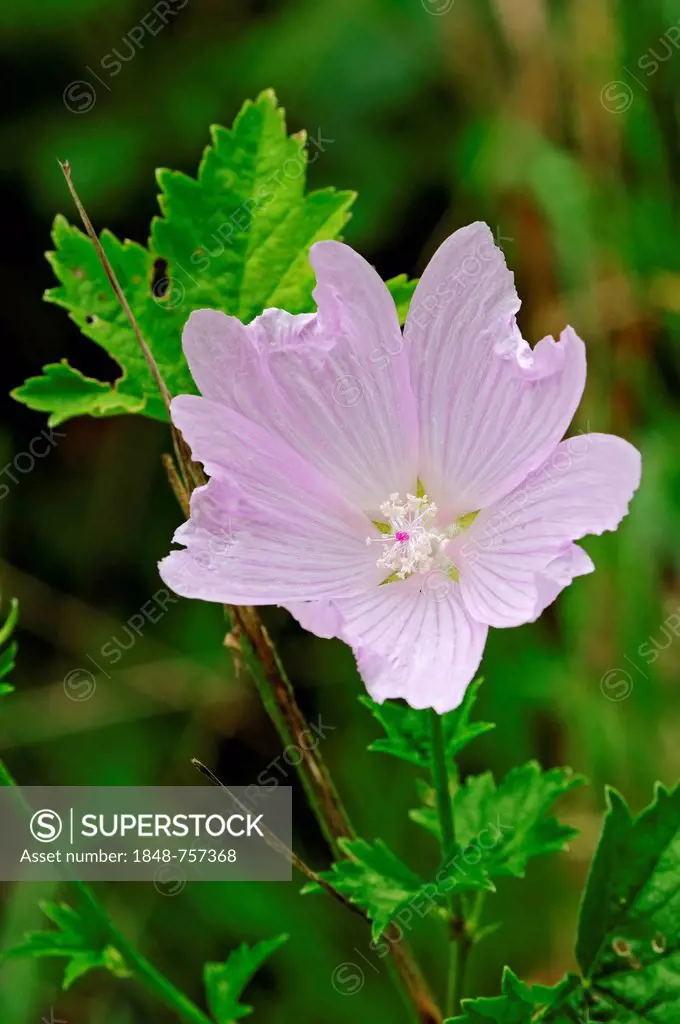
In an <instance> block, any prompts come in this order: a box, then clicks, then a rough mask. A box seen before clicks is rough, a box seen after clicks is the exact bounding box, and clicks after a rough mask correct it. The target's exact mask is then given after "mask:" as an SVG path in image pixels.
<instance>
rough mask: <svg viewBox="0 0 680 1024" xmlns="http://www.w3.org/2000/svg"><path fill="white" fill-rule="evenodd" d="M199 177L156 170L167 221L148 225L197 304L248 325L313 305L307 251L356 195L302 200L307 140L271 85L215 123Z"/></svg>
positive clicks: (338, 226)
mask: <svg viewBox="0 0 680 1024" xmlns="http://www.w3.org/2000/svg"><path fill="white" fill-rule="evenodd" d="M211 134H212V146H209V147H208V148H207V149H206V151H205V153H204V155H203V159H202V161H201V165H200V167H199V171H198V179H193V178H189V177H187V176H186V175H184V174H180V173H178V172H173V171H165V170H163V171H159V172H158V181H159V184H160V186H161V189H162V192H161V195H160V197H159V202H160V206H161V210H162V211H163V218H157V219H156V220H155V221H154V223H153V225H152V232H151V242H152V247H153V249H154V251H155V252H157V253H159V254H160V255H162V256H164V257H165V258H166V259H167V260H168V266H169V271H170V276H171V278H172V276H173V275H177V276H178V277H180V278H181V279H182V280H183V281H184V287H186V288H187V290H190V291H191V293H192V294H193V295H194V297H195V299H197V300H198V301H197V302H194V305H195V306H196V305H207V306H212V307H213V308H215V309H223V310H224V311H225V312H227V313H233V314H235V315H236V316H238V317H240V319H241V320H243V321H244V323H247V322H248V321H250V320H251V319H252V318H253V317H254V316H257V315H258V314H259V313H261V312H262V310H263V309H265V308H267V307H270V306H279V307H281V308H282V309H287V310H289V311H290V312H291V313H305V312H308V311H309V310H310V309H312V308H313V304H312V298H311V294H312V289H313V287H314V274H313V271H312V268H311V265H310V263H309V259H308V252H309V247H310V246H311V245H312V244H313V243H314V242H318V241H320V240H322V239H328V238H337V237H338V236H339V234H340V232H341V231H342V229H343V227H344V226H345V224H346V223H347V220H348V218H349V208H350V206H351V205H352V203H353V201H354V198H355V196H354V193H352V192H336V190H335V189H330V188H329V189H323V190H322V191H319V192H313V193H311V194H309V195H305V177H306V167H307V153H306V148H305V146H306V134H305V133H304V132H299V133H297V134H296V135H293V136H288V135H287V133H286V124H285V120H284V111H283V110H282V109H281V108H280V107H278V106H277V103H276V97H275V95H274V93H273V92H272V90H271V89H268V90H266V91H265V92H263V93H262V94H261V95H260V96H259V97H258V99H257V100H255V101H254V102H250V101H248V102H246V103H245V104H244V105H243V108H242V109H241V112H240V113H239V115H238V117H237V118H236V121H235V122H234V126H233V128H231V129H226V128H221V127H213V128H212V131H211Z"/></svg>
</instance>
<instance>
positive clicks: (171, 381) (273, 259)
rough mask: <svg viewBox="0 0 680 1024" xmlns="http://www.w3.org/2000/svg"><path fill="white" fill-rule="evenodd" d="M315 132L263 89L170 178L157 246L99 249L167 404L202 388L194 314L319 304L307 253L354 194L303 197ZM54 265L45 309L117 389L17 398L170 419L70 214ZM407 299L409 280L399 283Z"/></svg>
mask: <svg viewBox="0 0 680 1024" xmlns="http://www.w3.org/2000/svg"><path fill="white" fill-rule="evenodd" d="M306 165H307V153H306V149H305V135H304V133H298V134H297V135H294V136H290V137H289V136H288V135H287V133H286V126H285V121H284V113H283V110H281V108H279V107H278V106H277V103H276V98H275V96H274V94H273V92H271V90H267V91H266V92H264V93H262V94H261V95H260V96H259V97H258V99H257V100H255V101H254V102H247V103H246V104H244V106H243V108H242V110H241V112H240V113H239V115H238V117H237V118H236V121H235V122H234V126H233V128H231V129H226V128H221V127H214V128H213V129H212V145H210V146H208V148H207V149H206V151H205V153H204V155H203V159H202V161H201V164H200V167H199V171H198V177H197V178H196V179H194V178H191V177H188V176H187V175H184V174H180V173H178V172H173V171H168V170H161V171H159V172H158V181H159V184H160V187H161V194H160V196H159V201H160V206H161V210H162V216H161V217H157V218H156V219H155V220H154V222H153V224H152V229H151V240H150V245H149V248H144V246H141V245H138V244H137V243H135V242H129V241H126V242H121V241H119V240H118V239H117V238H116V237H115V236H114V235H113V234H112V233H111V232H109V231H104V232H102V234H101V244H102V247H103V249H104V251H105V253H106V255H107V256H108V258H109V260H110V261H111V264H112V266H113V269H114V271H115V273H116V276H117V277H118V280H119V282H120V284H121V287H122V289H123V292H124V293H125V296H126V298H127V300H128V302H129V304H130V307H131V309H132V311H133V313H134V316H135V318H136V320H137V322H138V324H139V327H140V330H141V333H142V335H143V337H144V339H145V340H146V342H147V344H148V346H149V348H150V349H151V351H152V353H153V355H154V358H155V360H156V363H157V364H158V367H159V370H160V372H161V375H162V377H163V378H164V380H165V382H166V384H167V386H168V389H169V391H170V392H171V394H183V393H192V392H195V390H196V388H195V386H194V384H193V381H192V379H191V376H190V373H189V369H188V366H187V364H186V360H185V358H184V355H183V352H182V345H181V334H182V328H183V326H184V324H185V323H186V320H187V318H188V316H189V313H190V312H191V311H192V310H193V309H197V308H200V307H206V306H207V307H211V308H213V309H218V310H222V311H223V312H226V313H232V314H235V315H237V316H239V317H240V318H241V319H242V320H243V321H244V322H248V321H249V320H251V319H252V318H253V317H254V316H257V315H258V314H259V313H261V312H262V311H263V310H264V309H265V308H267V307H270V306H280V307H281V308H282V309H287V310H289V311H290V312H293V313H299V312H308V311H310V310H312V309H313V308H314V303H313V299H312V289H313V287H314V275H313V272H312V268H311V265H310V263H309V256H308V254H309V247H310V246H311V245H312V244H313V243H314V242H317V241H320V240H324V239H333V238H337V237H339V235H340V232H341V231H342V229H343V227H344V225H345V224H346V223H347V220H348V219H349V216H350V213H349V209H350V207H351V205H352V203H353V201H354V198H355V197H354V193H352V192H338V191H336V190H335V189H324V190H322V191H318V192H312V193H309V194H305V177H306ZM53 239H54V243H55V251H54V252H52V253H50V254H49V255H48V259H49V260H50V263H51V265H52V267H53V269H54V272H55V274H56V277H57V278H58V280H59V286H58V287H57V288H53V289H51V290H49V291H48V292H47V294H46V296H45V297H46V299H47V300H48V301H50V302H55V303H57V304H58V305H60V306H62V307H63V308H65V309H66V310H68V312H69V314H70V316H71V318H72V319H73V320H74V321H75V322H76V323H77V324H78V326H79V327H80V329H81V331H82V332H83V334H85V335H86V337H88V338H90V339H91V340H92V341H94V342H96V343H97V344H98V345H100V346H101V347H102V348H104V349H105V350H106V351H107V352H108V354H109V355H110V356H111V357H112V359H113V360H114V361H115V363H117V364H118V368H119V371H120V376H119V377H118V379H117V380H116V381H115V383H114V384H113V385H109V384H106V383H104V382H101V381H95V380H92V379H91V378H87V377H84V376H83V375H82V374H81V373H80V372H79V371H78V370H76V369H74V368H72V367H70V366H68V364H66V363H56V364H50V365H49V366H47V367H45V373H44V375H43V376H42V377H34V378H31V379H30V380H29V381H27V382H26V383H25V384H24V385H22V386H21V387H19V388H17V389H15V391H14V393H13V394H14V397H15V398H16V399H17V400H18V401H21V402H24V403H25V404H27V405H29V406H30V407H31V408H34V409H38V410H40V411H45V412H49V413H50V414H51V420H50V421H51V423H52V424H57V423H63V422H64V421H65V420H66V419H69V418H71V417H72V416H77V415H82V414H85V413H87V414H89V415H94V416H108V415H114V414H118V413H122V412H143V413H144V414H145V415H147V416H151V417H155V418H157V419H165V418H166V411H165V408H164V405H163V402H162V400H161V397H160V394H159V392H158V389H157V387H156V384H155V381H154V380H153V378H152V376H151V373H150V371H149V369H148V366H147V365H146V362H145V360H144V357H143V355H142V352H141V350H140V346H139V344H138V342H137V340H136V338H135V336H134V333H133V331H132V328H131V327H130V325H129V323H128V320H127V318H126V317H125V314H124V313H123V311H122V309H121V308H120V305H119V303H118V301H117V299H116V297H115V295H114V294H113V291H112V289H111V286H110V284H109V282H108V279H107V277H106V274H105V272H104V270H103V268H102V267H101V264H100V262H99V260H98V258H97V255H96V252H95V250H94V247H93V245H92V243H91V241H90V240H89V238H88V237H87V236H86V235H85V234H83V232H81V231H79V230H78V229H77V228H76V227H72V226H71V225H69V224H68V223H67V221H66V220H65V219H64V218H63V217H57V218H56V220H55V223H54V231H53ZM393 287H394V289H395V293H396V296H397V299H398V301H399V302H400V303H401V304H402V306H403V304H404V303H405V301H406V297H407V295H408V290H409V287H410V285H409V283H408V282H406V281H404V280H402V279H401V278H399V279H395V283H394V284H393Z"/></svg>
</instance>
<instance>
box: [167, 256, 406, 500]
mask: <svg viewBox="0 0 680 1024" xmlns="http://www.w3.org/2000/svg"><path fill="white" fill-rule="evenodd" d="M310 259H311V262H312V265H313V267H314V270H315V272H316V275H317V287H316V290H315V292H314V297H315V299H316V301H317V304H318V313H317V314H316V315H308V314H302V315H298V316H293V315H291V314H290V313H286V312H284V311H282V310H275V309H271V310H266V311H265V313H263V314H262V316H260V317H258V318H257V319H255V320H254V321H253V322H252V323H251V324H249V325H248V326H247V327H244V326H243V324H241V323H240V321H238V320H237V319H236V318H235V317H228V316H225V315H224V314H221V313H216V312H215V311H214V310H199V311H197V312H195V313H193V314H192V315H191V317H190V319H189V322H188V324H187V326H186V328H185V331H184V338H183V343H184V350H185V352H186V355H187V359H188V361H189V366H190V368H191V372H192V374H193V377H194V380H195V381H196V383H197V385H198V387H199V388H200V390H201V392H202V393H203V394H204V395H206V396H207V397H209V398H211V399H213V400H215V401H218V402H221V403H224V404H225V405H227V406H228V407H229V408H232V409H234V410H236V411H237V412H240V413H241V414H242V415H244V416H246V417H248V418H249V419H252V420H255V421H256V422H258V423H259V424H261V425H262V426H264V427H266V428H267V429H269V430H270V431H271V432H272V433H276V434H277V435H278V436H279V437H282V438H284V439H285V440H286V441H287V442H288V444H289V445H291V447H293V448H294V449H295V450H296V451H297V452H299V453H300V454H302V455H304V457H305V458H306V459H307V460H308V461H309V462H310V463H311V464H313V465H315V466H316V467H317V468H319V469H321V470H322V471H323V472H324V473H325V474H326V475H327V476H328V477H329V479H333V480H334V481H335V482H336V483H337V484H338V486H339V487H340V488H341V489H342V491H343V493H344V494H345V495H346V496H347V497H348V498H350V499H351V500H352V501H353V502H354V503H355V504H356V505H358V506H359V507H360V508H363V509H366V510H369V511H370V510H373V511H375V510H377V509H378V507H379V505H380V504H381V503H382V502H383V501H385V500H386V499H387V498H388V496H389V494H390V493H391V492H393V491H401V492H406V491H409V490H414V489H415V485H416V477H417V444H418V439H417V417H416V411H415V400H414V397H413V393H412V390H411V386H410V381H409V368H408V360H407V357H406V353H405V350H404V343H403V339H402V335H401V331H400V328H399V323H398V320H397V314H396V309H395V306H394V302H393V300H392V297H391V296H390V294H389V292H388V290H387V288H386V287H385V285H384V283H383V281H382V280H381V279H380V277H379V275H378V274H377V273H376V271H375V270H374V269H373V268H372V267H371V266H370V264H368V263H367V262H366V261H365V260H364V259H363V258H362V257H361V256H359V255H358V254H357V253H356V252H354V251H353V250H352V249H351V248H349V246H346V245H343V244H342V243H340V242H318V243H317V244H316V245H314V246H312V249H311V251H310Z"/></svg>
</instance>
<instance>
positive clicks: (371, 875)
mask: <svg viewBox="0 0 680 1024" xmlns="http://www.w3.org/2000/svg"><path fill="white" fill-rule="evenodd" d="M340 846H341V848H342V850H343V851H344V852H345V853H346V854H347V856H348V859H347V860H342V861H338V862H336V863H335V864H333V866H332V868H331V870H330V871H325V872H322V873H321V877H322V878H323V879H324V880H325V881H327V882H328V883H329V884H330V885H332V886H333V888H335V889H337V890H338V892H341V893H342V894H343V895H344V896H346V897H347V899H349V900H350V902H351V903H354V904H356V905H357V906H359V907H361V908H362V910H365V911H366V913H367V914H368V916H369V917H370V918H371V921H372V933H373V938H374V939H377V938H378V937H379V936H380V935H381V934H382V933H383V932H384V931H385V929H386V928H387V927H388V925H389V924H390V923H391V922H392V921H393V920H394V919H395V918H396V917H398V916H399V913H400V911H402V910H403V909H404V908H406V907H409V908H411V912H413V911H414V912H416V913H418V914H419V916H421V917H422V916H424V914H426V913H428V912H429V910H431V909H432V908H433V907H435V906H438V904H439V903H443V902H444V901H445V898H446V897H447V896H448V895H450V894H451V893H454V892H469V891H473V890H479V889H493V884H492V883H490V881H489V879H488V876H487V874H486V872H485V871H484V870H483V869H481V868H472V869H470V870H469V871H467V872H461V871H460V870H455V864H456V863H457V860H456V858H458V857H459V855H460V852H461V849H460V847H458V846H456V848H455V849H454V850H453V851H451V853H450V854H449V856H448V857H447V858H445V860H444V862H443V863H442V865H441V866H440V868H439V870H438V871H437V875H436V878H435V879H434V880H432V881H424V880H423V879H422V878H419V877H418V875H416V874H415V873H414V872H413V871H411V869H410V868H409V867H407V865H406V864H404V862H403V861H402V860H400V859H399V857H397V856H396V854H394V853H392V851H391V850H390V849H389V847H388V846H386V844H385V843H384V842H383V841H382V839H376V840H375V841H374V842H372V843H368V842H366V841H365V840H364V839H353V840H349V839H341V840H340ZM454 862H455V863H454ZM323 891H324V890H323V889H322V887H321V886H320V885H318V884H317V883H315V882H311V883H309V884H308V885H306V886H304V888H303V889H302V892H303V893H310V892H323Z"/></svg>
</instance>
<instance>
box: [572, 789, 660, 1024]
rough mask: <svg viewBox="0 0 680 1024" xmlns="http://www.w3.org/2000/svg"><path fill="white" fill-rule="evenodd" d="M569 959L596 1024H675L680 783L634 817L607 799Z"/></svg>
mask: <svg viewBox="0 0 680 1024" xmlns="http://www.w3.org/2000/svg"><path fill="white" fill-rule="evenodd" d="M607 803H608V809H607V813H606V815H605V820H604V828H603V831H602V837H601V839H600V843H599V846H598V849H597V853H596V855H595V859H594V861H593V864H592V867H591V870H590V875H589V878H588V883H587V886H586V891H585V895H584V898H583V903H582V905H581V912H580V917H579V925H578V940H577V944H576V956H577V960H578V963H579V966H580V968H581V970H582V972H583V974H584V977H585V979H586V982H587V985H588V986H589V988H590V989H591V990H592V992H593V995H594V997H596V999H597V1006H598V1009H599V1011H600V1013H601V1016H599V1017H598V1018H597V1019H598V1020H608V1021H609V1020H611V1021H616V1022H617V1024H676V1022H677V1020H678V1007H679V1006H680V784H678V785H676V786H675V788H674V789H672V790H670V791H669V790H668V789H666V788H665V787H664V786H662V785H660V784H659V785H657V789H656V793H655V797H654V801H653V803H652V804H651V805H650V806H649V807H647V808H646V809H645V810H644V811H642V813H641V814H640V815H638V817H637V818H634V817H633V815H632V814H631V813H630V811H629V809H628V806H627V805H626V802H625V800H624V799H623V797H622V796H621V795H620V794H619V793H617V792H616V790H611V789H610V790H609V791H608V793H607Z"/></svg>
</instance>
